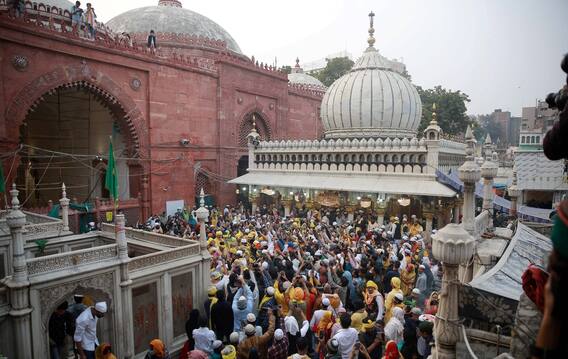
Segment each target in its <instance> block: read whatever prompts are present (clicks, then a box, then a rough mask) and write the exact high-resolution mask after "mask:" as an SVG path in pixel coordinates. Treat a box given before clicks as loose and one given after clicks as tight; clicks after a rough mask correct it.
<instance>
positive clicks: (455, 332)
mask: <svg viewBox="0 0 568 359" xmlns="http://www.w3.org/2000/svg"><path fill="white" fill-rule="evenodd" d="M432 238H433V243H432V253H433V254H434V258H436V259H438V260H439V261H441V262H442V263H443V265H444V276H443V278H442V289H441V291H440V305H439V306H438V312H437V313H436V321H435V323H434V333H435V334H434V336H435V338H436V353H437V358H438V359H454V358H456V343H457V342H458V340H459V339H460V332H459V324H458V319H459V318H458V289H459V287H458V285H459V281H458V270H459V265H460V264H462V263H464V262H467V261H468V260H469V259H470V258H471V256H472V255H473V252H474V249H475V239H474V238H473V237H472V236H471V235H470V234H469V233H468V232H467V231H466V230H465V229H464V227H463V225H461V224H455V223H451V224H448V225H447V226H445V227H444V228H442V229H441V230H439V231H438V233H436V234H434V235H433V236H432Z"/></svg>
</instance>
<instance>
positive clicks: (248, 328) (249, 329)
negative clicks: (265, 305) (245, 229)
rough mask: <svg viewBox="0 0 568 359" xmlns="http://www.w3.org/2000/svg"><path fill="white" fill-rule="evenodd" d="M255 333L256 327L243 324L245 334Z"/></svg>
mask: <svg viewBox="0 0 568 359" xmlns="http://www.w3.org/2000/svg"><path fill="white" fill-rule="evenodd" d="M254 333H256V328H255V327H254V325H252V324H247V325H246V326H245V334H246V335H254Z"/></svg>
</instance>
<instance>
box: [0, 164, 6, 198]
mask: <svg viewBox="0 0 568 359" xmlns="http://www.w3.org/2000/svg"><path fill="white" fill-rule="evenodd" d="M5 182H6V179H5V178H4V166H3V165H2V160H0V193H4V192H6V183H5Z"/></svg>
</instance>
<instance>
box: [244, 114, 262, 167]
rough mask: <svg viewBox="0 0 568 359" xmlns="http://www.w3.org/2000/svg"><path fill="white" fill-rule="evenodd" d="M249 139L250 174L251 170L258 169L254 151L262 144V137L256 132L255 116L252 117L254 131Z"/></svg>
mask: <svg viewBox="0 0 568 359" xmlns="http://www.w3.org/2000/svg"><path fill="white" fill-rule="evenodd" d="M247 139H248V160H249V165H248V170H249V172H250V170H254V169H255V168H256V165H255V163H254V156H255V153H254V151H255V150H256V148H257V147H258V145H259V143H260V135H259V134H258V132H257V131H256V118H255V115H254V114H253V115H252V130H251V131H250V133H249V134H248V135H247Z"/></svg>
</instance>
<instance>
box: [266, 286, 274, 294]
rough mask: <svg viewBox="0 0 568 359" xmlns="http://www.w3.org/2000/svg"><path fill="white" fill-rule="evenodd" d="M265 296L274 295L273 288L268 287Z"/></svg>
mask: <svg viewBox="0 0 568 359" xmlns="http://www.w3.org/2000/svg"><path fill="white" fill-rule="evenodd" d="M266 294H268V295H274V287H268V288H266Z"/></svg>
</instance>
